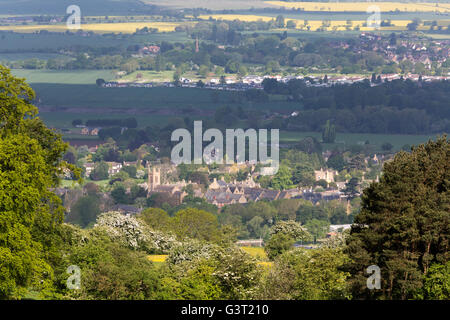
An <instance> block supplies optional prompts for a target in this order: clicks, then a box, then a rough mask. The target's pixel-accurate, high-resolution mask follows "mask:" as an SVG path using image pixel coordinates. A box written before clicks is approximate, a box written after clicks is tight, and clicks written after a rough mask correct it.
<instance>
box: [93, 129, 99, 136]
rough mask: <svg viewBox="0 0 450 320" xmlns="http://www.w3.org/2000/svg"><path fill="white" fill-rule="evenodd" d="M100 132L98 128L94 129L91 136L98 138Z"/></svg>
mask: <svg viewBox="0 0 450 320" xmlns="http://www.w3.org/2000/svg"><path fill="white" fill-rule="evenodd" d="M99 131H100V128H94V129H92V130H91V136H98V132H99Z"/></svg>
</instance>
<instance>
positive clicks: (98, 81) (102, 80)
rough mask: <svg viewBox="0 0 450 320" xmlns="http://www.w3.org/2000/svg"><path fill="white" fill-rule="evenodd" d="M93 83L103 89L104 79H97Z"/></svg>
mask: <svg viewBox="0 0 450 320" xmlns="http://www.w3.org/2000/svg"><path fill="white" fill-rule="evenodd" d="M95 83H96V84H97V86H98V87H103V86H104V85H105V83H106V81H105V79H97V80H95Z"/></svg>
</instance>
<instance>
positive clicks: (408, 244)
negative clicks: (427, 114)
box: [346, 136, 450, 299]
mask: <svg viewBox="0 0 450 320" xmlns="http://www.w3.org/2000/svg"><path fill="white" fill-rule="evenodd" d="M449 235H450V144H449V141H448V139H447V137H446V136H444V137H441V138H438V139H437V141H436V142H434V141H429V142H428V143H426V144H423V145H420V146H418V147H414V148H413V149H412V151H411V153H407V152H404V151H401V152H399V153H398V154H397V155H396V156H395V158H394V160H393V161H391V162H388V163H386V164H385V165H384V170H383V175H382V177H381V179H380V182H379V183H373V184H371V186H370V187H369V188H367V189H365V190H364V193H363V196H362V207H361V212H360V213H359V214H358V215H356V217H355V224H354V225H353V227H352V230H351V235H350V237H349V239H348V242H347V243H348V247H347V249H346V251H347V253H348V254H349V256H350V258H351V260H352V262H351V263H349V265H348V266H347V270H348V271H349V272H350V273H351V275H352V276H351V278H350V281H349V283H350V285H351V289H352V291H353V297H354V298H359V299H365V298H378V299H410V298H413V297H417V296H418V292H420V290H421V288H422V287H423V282H424V278H425V277H426V275H427V273H428V272H429V270H430V266H431V265H432V264H435V263H437V264H440V265H444V264H446V263H447V262H448V261H449V251H448V249H449ZM370 265H377V266H378V267H380V270H381V289H379V290H369V289H368V288H367V286H366V281H367V277H368V275H367V274H365V270H366V268H367V267H368V266H370ZM447 299H448V297H447Z"/></svg>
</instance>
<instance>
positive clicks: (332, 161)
mask: <svg viewBox="0 0 450 320" xmlns="http://www.w3.org/2000/svg"><path fill="white" fill-rule="evenodd" d="M345 164H346V163H345V160H344V157H343V156H342V154H340V153H336V154H333V155H331V156H330V157H329V158H328V160H327V166H328V167H329V168H333V169H335V170H337V171H342V170H343V169H344V167H345Z"/></svg>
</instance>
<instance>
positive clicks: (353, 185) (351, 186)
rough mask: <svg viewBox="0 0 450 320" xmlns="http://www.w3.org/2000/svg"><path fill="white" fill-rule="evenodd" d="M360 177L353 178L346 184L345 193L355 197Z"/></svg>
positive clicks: (351, 197)
mask: <svg viewBox="0 0 450 320" xmlns="http://www.w3.org/2000/svg"><path fill="white" fill-rule="evenodd" d="M358 184H359V183H358V178H351V179H350V180H349V181H348V182H347V183H346V184H345V189H344V191H343V192H344V194H345V195H346V196H347V197H349V198H350V199H353V198H355V197H356V196H357V195H358V193H359V190H358Z"/></svg>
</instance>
